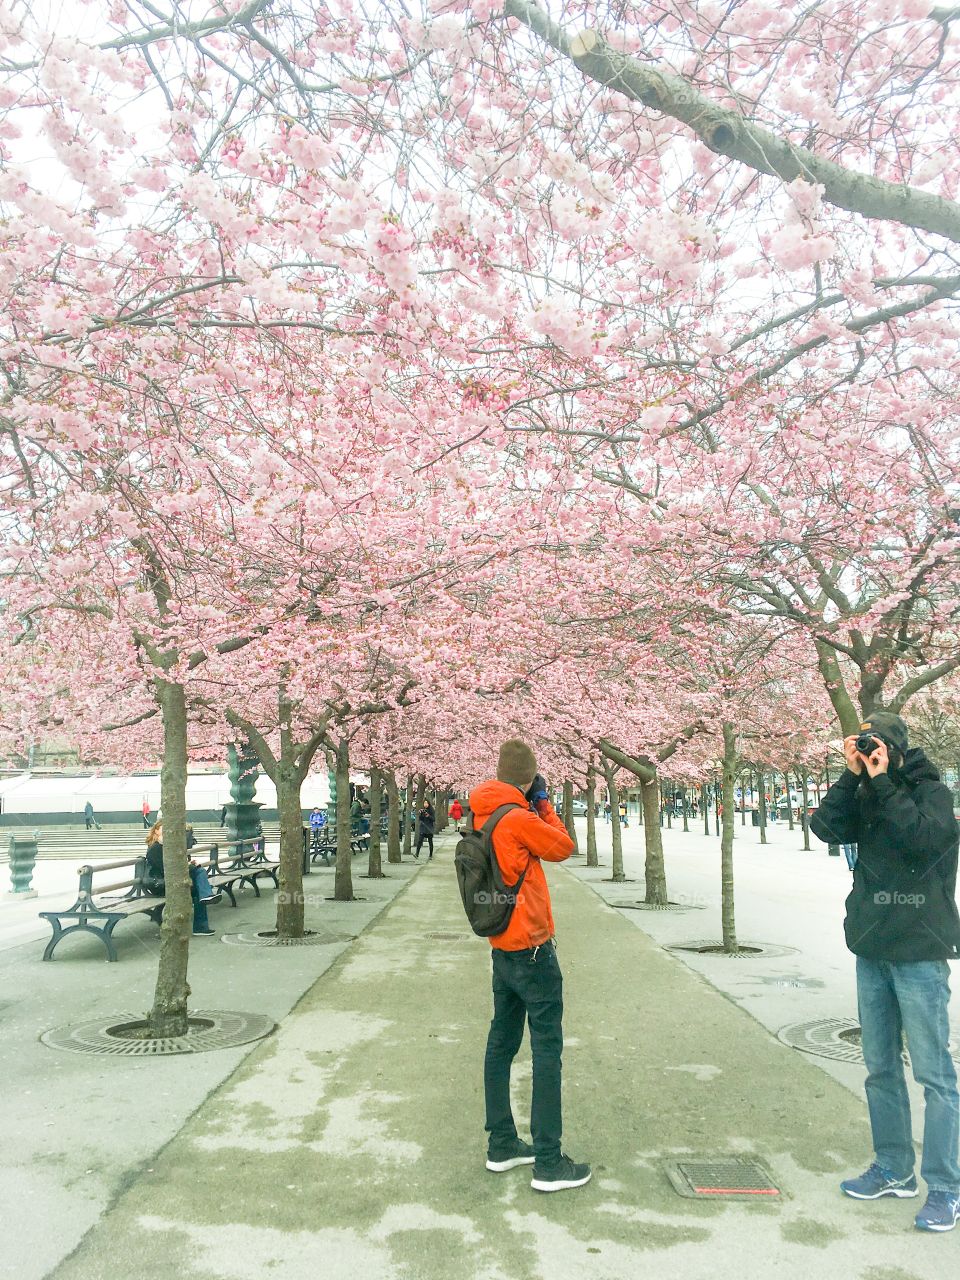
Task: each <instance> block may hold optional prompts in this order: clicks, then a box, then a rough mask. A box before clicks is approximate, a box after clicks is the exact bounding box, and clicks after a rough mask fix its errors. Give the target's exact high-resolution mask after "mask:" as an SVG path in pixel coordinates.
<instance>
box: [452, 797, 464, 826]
mask: <svg viewBox="0 0 960 1280" xmlns="http://www.w3.org/2000/svg"><path fill="white" fill-rule="evenodd" d="M450 817H451V818H452V819H453V825H454V827H455V828H456V829H457V830H458V831H459V830H460V819H461V818H462V817H463V805H462V804H461V803H460V801H459V800H456V799H455V800H454V801H453V804H451V806H450Z"/></svg>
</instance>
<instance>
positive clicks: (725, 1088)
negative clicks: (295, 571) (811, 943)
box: [53, 833, 960, 1280]
mask: <svg viewBox="0 0 960 1280" xmlns="http://www.w3.org/2000/svg"><path fill="white" fill-rule="evenodd" d="M671 834H672V833H671ZM451 843H452V842H451V841H450V839H449V838H445V839H444V840H442V841H438V859H437V861H436V862H435V863H434V864H432V865H431V866H429V867H428V868H426V869H424V871H422V872H421V874H420V875H419V876H418V877H417V878H416V879H415V880H413V881H412V882H411V883H410V885H409V887H408V888H407V890H406V892H405V893H403V894H402V895H401V896H399V897H397V898H396V899H395V900H394V901H393V902H392V904H391V905H390V906H389V907H388V908H387V909H386V910H385V911H384V912H383V914H382V915H381V916H380V917H379V918H378V920H377V921H376V923H375V924H374V925H373V927H371V928H370V929H368V930H367V931H366V932H365V933H364V934H363V935H362V936H361V937H360V938H359V939H357V941H356V942H354V943H353V944H352V945H351V946H350V947H349V948H348V949H346V950H345V951H344V952H343V953H342V954H341V955H340V957H339V958H338V959H337V960H336V962H335V963H334V964H333V965H332V966H331V968H330V969H329V970H328V971H327V972H326V973H325V974H324V975H323V976H322V977H321V978H320V979H319V980H318V981H317V982H316V983H315V985H314V986H313V987H312V989H311V990H310V991H309V992H308V993H307V994H306V995H305V996H304V997H303V999H302V1000H301V1001H300V1002H299V1004H297V1005H296V1007H295V1008H294V1009H293V1010H292V1012H291V1013H290V1014H289V1015H288V1016H287V1017H286V1018H285V1019H284V1021H283V1023H282V1024H281V1027H280V1029H279V1031H278V1032H277V1034H276V1035H274V1036H273V1037H271V1038H270V1039H269V1040H267V1041H264V1042H262V1043H261V1044H260V1045H259V1046H258V1047H257V1048H256V1049H255V1050H254V1051H253V1052H252V1053H251V1054H249V1056H247V1057H246V1059H245V1060H244V1061H243V1062H242V1063H241V1064H240V1065H239V1066H238V1068H237V1070H236V1071H235V1072H234V1073H233V1075H232V1076H231V1077H230V1079H229V1080H227V1081H226V1082H225V1083H224V1084H223V1085H222V1086H220V1087H219V1088H217V1089H215V1091H214V1092H213V1093H211V1094H210V1096H208V1097H207V1098H206V1101H204V1102H203V1103H202V1105H201V1106H199V1109H198V1110H196V1111H195V1112H194V1113H193V1114H192V1115H190V1116H189V1118H187V1117H184V1118H185V1123H184V1125H183V1128H182V1129H181V1131H180V1132H179V1133H178V1134H177V1136H176V1137H175V1138H173V1140H172V1141H171V1142H170V1143H169V1144H168V1145H167V1146H166V1147H165V1149H164V1150H163V1151H162V1152H160V1153H159V1154H158V1155H157V1156H156V1157H155V1158H152V1159H151V1160H150V1163H149V1167H146V1166H145V1167H143V1168H142V1169H141V1170H140V1171H139V1172H138V1173H137V1174H136V1176H133V1177H131V1178H130V1179H129V1180H128V1185H127V1186H126V1188H125V1189H124V1190H123V1191H122V1193H121V1194H120V1195H119V1196H118V1198H117V1199H116V1201H115V1203H114V1204H113V1205H112V1207H111V1208H110V1210H109V1211H108V1212H107V1213H106V1214H105V1215H104V1216H103V1218H102V1220H101V1221H100V1223H99V1224H98V1225H97V1226H96V1227H95V1228H94V1229H93V1230H92V1231H90V1232H89V1233H88V1235H87V1236H86V1237H85V1239H84V1240H83V1242H82V1244H81V1245H80V1247H79V1249H78V1250H77V1251H76V1253H75V1254H74V1255H73V1256H72V1257H71V1258H70V1259H68V1260H67V1261H66V1262H64V1263H63V1264H62V1265H61V1266H60V1267H58V1268H57V1269H56V1270H55V1272H54V1273H53V1274H54V1275H55V1276H56V1278H57V1280H98V1278H99V1277H107V1276H110V1277H113V1276H116V1275H118V1274H121V1275H122V1274H134V1275H137V1276H138V1277H144V1278H145V1280H152V1278H156V1280H169V1278H170V1277H174V1276H177V1277H183V1280H194V1278H198V1280H199V1278H202V1280H219V1278H222V1280H248V1278H249V1280H260V1277H264V1276H268V1275H271V1274H274V1273H282V1274H283V1275H284V1276H285V1277H288V1278H289V1280H301V1278H302V1280H307V1278H308V1277H309V1280H314V1277H316V1276H317V1275H324V1276H327V1277H331V1278H332V1280H435V1278H436V1280H441V1278H442V1280H450V1278H451V1277H452V1278H454V1280H520V1278H521V1277H522V1278H523V1280H540V1278H541V1277H542V1280H628V1278H630V1280H632V1278H633V1277H635V1276H637V1275H641V1274H643V1275H652V1276H657V1277H661V1276H663V1277H665V1276H671V1277H672V1276H676V1277H680V1278H682V1280H685V1278H691V1280H692V1278H696V1280H700V1278H703V1280H706V1278H707V1277H709V1278H710V1280H727V1278H728V1277H729V1278H730V1280H733V1278H734V1277H736V1278H737V1280H739V1278H740V1277H744V1276H747V1277H754V1276H757V1277H759V1276H764V1277H765V1276H767V1275H773V1274H775V1275H776V1276H778V1277H783V1278H784V1280H794V1278H795V1280H808V1278H809V1275H810V1272H811V1270H813V1269H815V1270H816V1271H818V1272H820V1273H822V1274H825V1275H828V1276H834V1275H842V1276H844V1277H845V1278H848V1277H849V1278H853V1277H864V1280H866V1277H868V1276H869V1277H871V1280H877V1278H878V1277H882V1280H927V1278H929V1280H933V1278H934V1277H937V1280H939V1277H941V1276H943V1275H944V1274H946V1273H947V1269H948V1268H949V1267H951V1266H952V1265H955V1263H956V1258H957V1247H958V1238H960V1233H958V1236H955V1237H946V1238H937V1237H926V1236H922V1235H920V1233H917V1232H915V1231H914V1230H913V1228H912V1217H913V1213H914V1212H915V1211H916V1208H917V1207H918V1202H916V1201H913V1202H910V1201H903V1202H892V1203H891V1202H888V1201H882V1202H878V1203H876V1204H856V1203H854V1202H851V1201H849V1200H847V1199H845V1198H844V1197H843V1196H842V1195H841V1194H840V1193H839V1191H838V1189H837V1181H838V1179H839V1178H840V1177H841V1176H843V1175H844V1174H845V1173H848V1172H850V1171H851V1170H857V1171H859V1170H860V1169H861V1168H862V1167H864V1166H865V1165H866V1163H868V1162H869V1158H870V1157H869V1151H870V1142H869V1131H868V1126H867V1121H866V1112H865V1108H864V1106H863V1104H862V1102H861V1101H860V1100H859V1098H857V1097H856V1096H855V1095H854V1093H853V1092H852V1091H851V1089H850V1088H849V1087H845V1086H844V1085H843V1084H842V1083H840V1082H839V1081H837V1080H835V1079H833V1078H832V1077H831V1076H830V1075H828V1074H827V1073H826V1072H824V1071H822V1070H820V1069H819V1068H818V1066H817V1065H816V1064H815V1062H814V1060H811V1059H808V1058H806V1057H805V1056H803V1055H801V1054H798V1053H796V1052H794V1051H792V1050H790V1049H788V1048H786V1047H784V1046H782V1045H781V1044H779V1043H778V1042H777V1041H776V1040H775V1039H774V1038H773V1036H772V1035H771V1034H770V1032H769V1031H768V1030H767V1029H766V1028H765V1027H764V1026H762V1025H761V1024H760V1022H758V1021H757V1020H756V1019H755V1018H753V1017H751V1016H749V1015H748V1014H747V1013H746V1012H744V1011H743V1010H742V1009H740V1008H738V1007H736V1005H735V1004H734V1003H732V1002H731V1000H730V999H728V998H726V997H725V996H724V995H723V994H722V993H721V992H720V991H718V990H717V989H716V988H715V987H714V986H713V985H711V984H710V983H708V982H707V981H706V980H705V978H704V977H703V976H701V975H700V974H698V973H695V972H693V971H692V970H691V968H690V967H688V966H687V965H686V964H684V963H683V962H682V961H681V960H679V959H678V958H677V957H676V956H675V955H673V954H671V953H668V952H665V951H664V950H663V949H662V948H661V947H660V946H659V945H657V943H656V942H655V941H654V940H653V939H652V938H651V937H649V936H647V933H646V932H645V931H644V930H643V929H641V928H637V927H636V926H635V923H634V921H633V919H631V918H628V917H629V916H630V913H628V912H623V911H620V910H618V909H616V908H614V907H611V906H608V905H606V904H605V903H604V902H603V901H601V900H600V898H599V897H598V896H597V895H596V893H594V892H593V890H592V889H591V888H590V887H588V886H586V885H584V884H583V883H581V881H580V880H579V879H578V874H577V873H576V872H575V873H574V874H571V873H570V872H569V871H567V870H564V869H558V870H555V871H553V870H552V871H551V872H550V876H551V884H552V887H553V891H554V901H555V909H556V916H557V924H558V936H559V939H560V957H561V963H562V966H563V969H564V972H565V975H566V1015H565V1031H566V1037H567V1039H566V1048H565V1120H566V1134H567V1136H566V1139H565V1146H566V1148H567V1150H569V1152H570V1153H571V1154H572V1155H573V1156H574V1157H575V1158H581V1159H590V1160H591V1161H592V1162H593V1165H594V1170H595V1176H594V1181H593V1182H592V1183H591V1184H590V1185H589V1186H587V1187H586V1188H584V1189H582V1190H578V1191H572V1192H566V1193H562V1194H559V1195H554V1196H539V1195H537V1193H536V1192H533V1191H532V1190H531V1189H530V1187H529V1170H525V1169H518V1170H514V1171H512V1172H510V1173H508V1174H503V1175H491V1174H488V1173H487V1172H486V1171H485V1170H484V1168H483V1155H484V1134H483V1130H482V1124H483V1107H482V1081H481V1064H482V1054H483V1045H484V1040H485V1035H486V1027H487V1024H488V1020H489V1015H490V992H489V964H490V962H489V954H488V951H489V948H488V946H487V944H486V943H485V942H483V941H482V940H479V939H475V938H473V937H472V935H471V934H469V932H468V931H467V927H466V923H465V921H464V919H463V915H462V910H461V908H460V904H459V900H458V898H457V895H456V889H455V884H454V879H453V874H452V868H451V865H450V848H451ZM824 856H825V855H824ZM628 887H629V886H628ZM618 892H619V890H618ZM696 914H697V915H698V916H700V917H706V916H707V914H708V913H707V911H703V912H698V913H696ZM663 918H664V919H666V918H667V917H663ZM688 931H689V930H688ZM710 932H712V930H711V929H709V928H707V922H706V920H701V921H698V924H697V926H696V928H695V929H694V931H693V935H692V936H703V937H706V936H708V934H709V933H710ZM770 940H773V939H770ZM721 963H726V964H727V965H728V966H729V965H734V966H735V965H738V964H746V963H750V964H751V965H756V966H757V968H755V969H753V970H752V972H753V973H754V974H760V973H762V972H764V971H767V972H769V970H764V969H763V966H764V964H765V962H764V961H763V959H762V958H758V959H756V960H753V961H750V962H730V961H721ZM118 967H119V966H118ZM217 1056H219V1055H217ZM107 1065H108V1066H109V1068H111V1069H112V1068H113V1066H114V1064H113V1063H112V1062H110V1063H109V1064H107ZM150 1069H151V1070H155V1064H151V1067H150ZM515 1077H516V1089H515V1093H516V1108H517V1114H518V1120H519V1119H521V1117H523V1118H526V1117H527V1116H528V1114H529V1081H530V1067H529V1056H528V1054H527V1051H526V1048H525V1049H524V1051H523V1053H522V1056H521V1058H520V1059H519V1060H518V1065H517V1068H516V1071H515ZM141 1083H142V1084H145V1083H146V1082H141ZM159 1104H160V1105H166V1101H165V1099H162V1098H160V1099H159ZM731 1153H743V1154H746V1153H754V1154H756V1155H758V1156H760V1157H762V1158H763V1159H764V1160H765V1161H766V1162H767V1163H768V1164H769V1166H770V1167H771V1168H772V1170H773V1171H774V1174H775V1175H776V1177H777V1179H778V1181H779V1182H780V1185H781V1186H782V1188H783V1191H784V1197H783V1199H782V1201H781V1202H779V1203H757V1204H747V1205H744V1204H739V1203H738V1204H721V1203H717V1202H708V1203H701V1202H698V1201H691V1200H685V1199H681V1198H680V1197H678V1196H677V1194H676V1193H675V1192H674V1191H673V1189H672V1188H671V1186H670V1184H669V1182H668V1181H667V1179H666V1177H665V1175H664V1173H663V1170H662V1162H663V1161H664V1160H665V1159H668V1158H670V1157H676V1156H678V1155H681V1154H696V1155H704V1156H706V1155H711V1154H719V1155H724V1154H731ZM104 1155H106V1153H105V1152H104Z"/></svg>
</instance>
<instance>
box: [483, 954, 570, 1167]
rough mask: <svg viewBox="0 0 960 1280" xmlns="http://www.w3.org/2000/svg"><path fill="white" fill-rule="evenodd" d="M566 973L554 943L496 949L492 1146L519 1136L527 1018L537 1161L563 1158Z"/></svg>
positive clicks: (490, 1049)
mask: <svg viewBox="0 0 960 1280" xmlns="http://www.w3.org/2000/svg"><path fill="white" fill-rule="evenodd" d="M562 1021H563V975H562V974H561V972H560V964H559V961H558V960H557V949H556V947H555V946H554V945H553V943H552V942H546V943H544V944H543V946H541V947H530V948H527V950H525V951H501V950H499V949H498V948H494V951H493V1021H492V1022H491V1023H490V1034H489V1036H488V1037H487V1053H486V1057H485V1059H484V1063H483V1085H484V1095H485V1098H486V1106H487V1123H486V1130H487V1132H488V1133H489V1135H490V1150H491V1152H496V1151H497V1150H498V1149H501V1150H502V1149H503V1148H504V1147H509V1145H510V1143H511V1142H512V1141H513V1140H514V1139H515V1138H516V1137H517V1126H516V1124H515V1122H514V1119H513V1111H512V1109H511V1107H510V1067H511V1066H512V1064H513V1060H514V1058H515V1057H516V1056H517V1050H518V1049H519V1048H520V1042H521V1041H522V1040H523V1027H524V1023H525V1022H529V1024H530V1048H531V1050H532V1051H533V1105H532V1108H531V1111H530V1133H531V1137H532V1138H533V1148H534V1151H535V1153H536V1156H537V1160H538V1162H540V1163H543V1164H553V1163H555V1162H556V1161H557V1160H559V1158H560V1134H561V1130H562V1123H561V1115H560V1074H561V1056H562V1053H563V1030H562V1028H561V1023H562Z"/></svg>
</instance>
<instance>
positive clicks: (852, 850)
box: [840, 844, 857, 871]
mask: <svg viewBox="0 0 960 1280" xmlns="http://www.w3.org/2000/svg"><path fill="white" fill-rule="evenodd" d="M840 848H841V850H842V851H843V856H844V857H845V858H846V860H847V866H848V867H849V869H850V870H851V871H852V870H853V869H854V867H855V866H856V865H857V846H856V845H855V844H842V845H841V846H840Z"/></svg>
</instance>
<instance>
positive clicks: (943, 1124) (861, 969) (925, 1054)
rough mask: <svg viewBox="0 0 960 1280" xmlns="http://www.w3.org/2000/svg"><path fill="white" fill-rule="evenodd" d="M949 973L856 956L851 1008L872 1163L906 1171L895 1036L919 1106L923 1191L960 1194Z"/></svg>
mask: <svg viewBox="0 0 960 1280" xmlns="http://www.w3.org/2000/svg"><path fill="white" fill-rule="evenodd" d="M949 979H950V972H949V968H948V966H947V962H946V960H916V961H912V962H909V963H900V964H894V963H892V962H890V961H887V960H867V959H865V958H864V957H863V956H857V1006H858V1008H859V1012H860V1027H861V1031H862V1036H863V1057H864V1061H865V1062H866V1064H867V1081H866V1092H867V1106H868V1108H869V1111H870V1128H871V1130H872V1132H873V1147H874V1151H875V1153H876V1157H877V1161H878V1163H879V1164H880V1165H881V1166H882V1167H883V1168H884V1169H886V1170H888V1171H889V1172H890V1173H892V1174H893V1176H894V1177H896V1178H909V1177H910V1175H911V1174H912V1173H913V1166H914V1160H915V1153H914V1149H913V1134H912V1130H911V1127H910V1099H909V1097H908V1095H907V1082H906V1078H905V1076H904V1073H903V1058H902V1057H901V1051H902V1048H903V1036H904V1035H905V1036H906V1040H907V1047H908V1049H909V1051H910V1062H911V1065H912V1067H913V1076H914V1079H915V1080H916V1082H917V1084H920V1085H922V1086H923V1093H924V1099H925V1103H926V1107H925V1112H924V1119H923V1158H922V1160H921V1164H920V1173H921V1175H922V1176H923V1179H924V1181H925V1182H926V1184H927V1186H928V1188H929V1189H930V1190H931V1191H946V1192H949V1193H950V1194H952V1195H956V1194H958V1193H960V1158H958V1147H960V1095H958V1092H957V1071H956V1067H955V1065H954V1062H953V1059H952V1058H951V1057H950V1051H949V1049H948V1047H947V1046H948V1041H949V1035H950V1024H949V1018H948V1013H947V1009H948V1006H949V1003H950V980H949Z"/></svg>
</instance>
